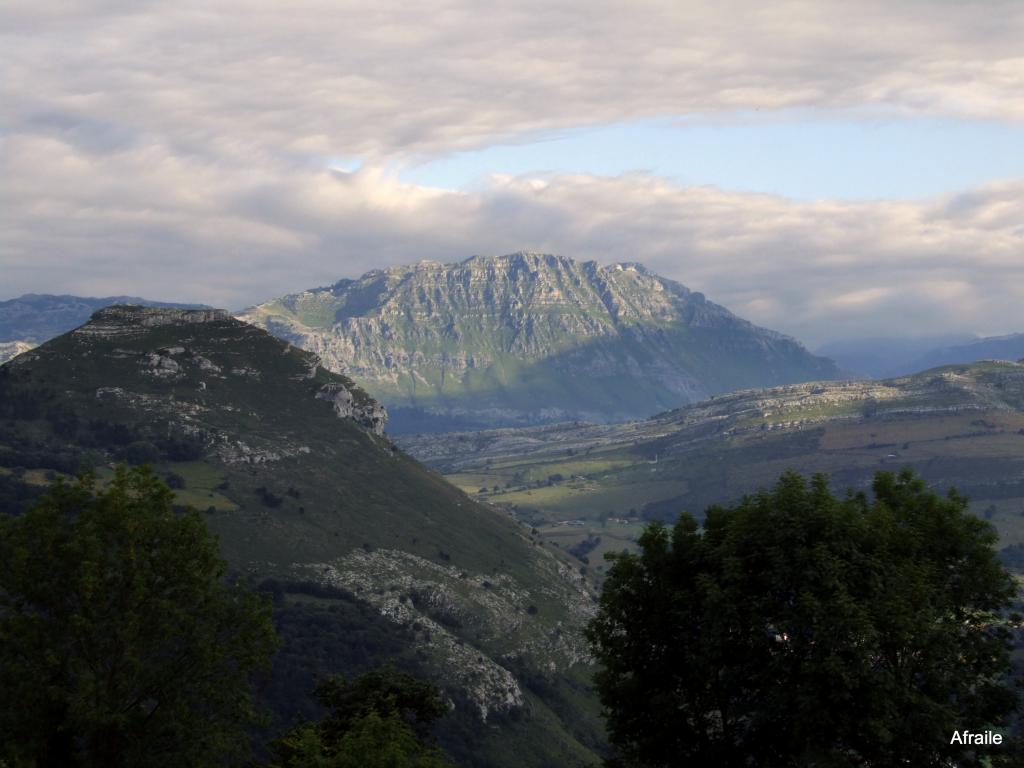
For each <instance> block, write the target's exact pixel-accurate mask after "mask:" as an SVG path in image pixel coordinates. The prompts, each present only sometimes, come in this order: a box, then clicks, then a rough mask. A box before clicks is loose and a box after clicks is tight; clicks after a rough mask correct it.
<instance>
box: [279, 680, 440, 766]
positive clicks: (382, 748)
mask: <svg viewBox="0 0 1024 768" xmlns="http://www.w3.org/2000/svg"><path fill="white" fill-rule="evenodd" d="M314 695H315V696H316V698H317V700H318V701H319V702H320V703H321V704H322V705H323V706H324V707H326V708H327V710H328V714H327V716H326V717H325V718H324V719H323V720H321V721H320V722H319V723H317V724H305V725H301V726H298V727H297V728H294V729H293V730H292V731H290V732H289V733H287V734H286V735H285V736H284V737H282V738H281V739H279V740H278V741H277V742H275V743H274V744H273V745H272V750H273V752H274V753H275V755H276V758H277V759H276V760H275V761H274V763H273V764H272V765H273V766H274V768H451V763H450V762H449V761H448V759H447V758H446V757H445V756H444V754H443V753H442V752H441V751H440V750H439V749H438V748H437V747H436V746H435V745H434V743H433V739H432V738H431V736H430V728H431V726H432V725H433V723H434V722H435V721H436V720H437V719H438V718H440V717H441V716H443V715H444V714H445V713H446V712H447V711H448V703H447V702H446V701H445V700H444V699H443V698H441V694H440V691H438V689H437V687H436V686H434V685H432V684H431V683H427V682H424V681H422V680H417V679H416V678H414V677H412V676H411V675H407V674H405V673H403V672H397V671H395V670H393V669H390V668H385V669H380V670H375V671H372V672H368V673H366V674H364V675H361V676H360V677H357V678H355V679H354V680H348V679H346V678H345V677H343V676H338V677H332V678H329V679H327V680H325V681H323V682H321V683H320V684H319V685H317V687H316V690H315V691H314Z"/></svg>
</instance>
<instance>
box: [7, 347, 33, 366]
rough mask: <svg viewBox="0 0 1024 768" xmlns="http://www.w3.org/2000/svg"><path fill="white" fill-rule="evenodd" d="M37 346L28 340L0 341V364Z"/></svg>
mask: <svg viewBox="0 0 1024 768" xmlns="http://www.w3.org/2000/svg"><path fill="white" fill-rule="evenodd" d="M33 347H35V344H30V343H29V342H27V341H0V365H3V364H4V363H6V362H7V361H8V360H12V359H14V358H15V357H17V356H18V355H20V354H22V353H23V352H28V351H29V350H30V349H32V348H33Z"/></svg>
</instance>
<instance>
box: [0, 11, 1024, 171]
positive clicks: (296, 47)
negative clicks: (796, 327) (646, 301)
mask: <svg viewBox="0 0 1024 768" xmlns="http://www.w3.org/2000/svg"><path fill="white" fill-rule="evenodd" d="M0 29H3V30H5V32H4V33H3V35H2V37H0V43H2V46H3V50H4V59H5V70H6V72H5V86H4V104H5V108H4V117H3V125H4V130H6V131H8V132H19V131H31V132H37V131H42V130H46V128H47V123H49V124H50V129H51V130H53V131H55V132H63V133H65V134H66V133H68V132H73V131H75V130H76V128H74V124H75V123H81V128H80V129H77V130H79V132H80V133H81V134H82V135H83V140H85V141H99V142H100V143H107V144H109V143H111V142H125V141H130V140H132V138H133V137H134V138H139V139H140V140H145V138H146V137H153V136H159V137H165V138H167V139H168V140H169V141H171V142H172V143H173V144H174V146H175V151H177V152H184V153H194V154H199V155H209V156H213V157H222V156H231V157H236V158H237V157H244V156H245V155H247V154H257V155H258V154H262V153H271V154H274V155H278V156H290V157H292V158H293V159H294V160H295V161H296V162H302V161H303V160H306V159H308V158H325V157H329V156H332V155H333V156H336V155H345V156H353V155H358V156H367V157H370V158H371V159H375V160H378V161H379V160H380V159H382V158H385V157H393V156H395V155H396V154H404V155H417V154H437V153H443V152H448V151H453V150H456V149H464V148H468V147H477V146H483V145H487V144H491V143H493V142H495V141H502V140H509V141H515V140H518V139H522V138H523V137H524V136H530V135H534V134H536V133H537V132H548V131H552V130H558V129H561V128H565V127H569V126H577V125H585V124H597V123H605V122H609V121H622V120H630V119H635V118H641V117H650V116H663V115H693V114H708V113H721V112H732V111H735V110H761V111H772V110H779V109H789V108H794V107H810V108H821V109H846V108H861V107H868V108H871V109H879V108H881V109H887V110H891V111H895V112H900V113H927V114H951V115H957V116H970V117H985V118H997V119H1007V120H1014V121H1020V120H1024V99H1022V98H1021V95H1022V92H1024V53H1022V51H1021V46H1020V40H1021V39H1024V6H1022V5H1021V4H1020V3H1018V2H1015V1H1014V0H1006V1H1005V2H1001V1H1000V0H992V2H988V3H986V4H985V6H984V8H983V9H979V8H978V7H977V6H972V5H971V4H960V3H953V2H935V1H934V0H920V1H919V2H903V3H890V2H882V1H881V0H865V2H858V3H850V2H843V1H842V0H809V1H807V2H783V3H767V4H766V3H761V2H753V0H748V1H746V2H735V1H732V0H715V1H714V2H711V1H708V2H686V3H665V2H657V1H654V0H649V1H646V2H645V1H643V0H631V1H630V2H600V1H599V2H594V3H588V4H586V6H583V5H580V4H579V3H578V2H567V1H566V0H562V1H561V2H558V1H556V2H552V1H551V0H544V1H543V2H539V1H530V0H527V1H525V2H517V3H507V4H484V3H478V2H472V1H471V0H466V1H465V2H455V1H451V0H449V1H448V2H437V3H412V2H403V3H344V2H334V1H333V0H295V1H294V2H287V3H282V2H273V3H267V2H262V3H261V2H253V1H252V0H245V1H244V2H243V1H242V0H225V1H223V2H216V3H210V2H207V0H202V1H201V2H197V0H179V1H178V2H175V3H140V2H132V3H127V2H116V1H114V0H104V1H103V2H88V1H83V2H76V3H67V2H60V1H56V0H40V2H32V3H27V2H12V3H7V4H5V5H4V8H3V9H2V10H0Z"/></svg>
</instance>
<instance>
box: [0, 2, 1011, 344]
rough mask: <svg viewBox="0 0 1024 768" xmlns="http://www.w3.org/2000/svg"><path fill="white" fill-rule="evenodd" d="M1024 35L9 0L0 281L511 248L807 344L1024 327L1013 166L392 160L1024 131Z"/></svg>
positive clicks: (884, 20)
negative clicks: (910, 197) (547, 147)
mask: <svg viewBox="0 0 1024 768" xmlns="http://www.w3.org/2000/svg"><path fill="white" fill-rule="evenodd" d="M1021 39H1024V5H1021V4H1020V3H1017V2H1015V0H1007V1H1006V2H998V1H997V0H993V1H992V2H989V3H986V4H985V6H984V8H983V9H980V10H979V8H978V7H977V6H971V5H970V4H959V3H953V2H948V3H947V2H934V0H927V1H925V0H922V1H921V2H905V3H895V4H893V3H888V2H880V1H879V0H867V1H866V2H859V3H850V2H839V1H838V0H835V1H833V2H827V1H825V0H814V1H813V2H787V3H769V4H765V3H755V2H733V1H732V0H716V2H686V3H664V2H654V1H653V0H651V1H650V2H637V1H631V2H628V3H626V2H620V3H612V2H601V1H600V0H597V1H596V2H593V3H589V4H587V5H586V6H582V5H580V4H579V3H577V2H571V3H570V2H551V1H550V0H546V1H545V2H529V1H527V2H518V3H513V4H500V5H494V4H484V3H476V2H469V1H468V0H467V1H466V2H456V1H453V0H449V1H448V2H437V3H412V2H409V3H392V4H388V3H379V2H378V3H372V4H370V3H364V4H352V3H339V2H335V1H334V0H296V1H295V2H289V3H280V2H278V3H260V2H252V1H251V0H247V1H246V2H241V0H225V1H224V2H217V3H210V2H207V1H206V0H203V2H198V1H197V0H180V1H179V2H175V3H156V2H136V1H134V0H133V2H126V1H124V0H103V2H87V1H86V0H82V1H81V2H73V3H69V2H63V1H61V0H33V2H31V3H29V2H22V1H21V0H12V2H8V3H5V4H3V6H2V8H0V50H2V51H3V58H4V69H5V72H4V78H3V81H2V84H0V99H2V103H3V105H4V108H3V110H0V274H2V275H3V278H4V282H3V292H4V294H6V295H16V294H18V293H21V292H23V291H30V290H35V291H50V292H57V291H68V292H73V293H89V294H112V293H135V294H142V295H147V296H151V297H152V298H176V299H190V300H196V301H206V302H209V303H213V304H219V305H227V306H229V307H234V308H238V307H241V306H243V305H244V304H247V303H250V302H254V301H258V300H262V299H265V298H267V297H269V296H273V295H278V294H281V293H283V292H285V291H286V290H299V289H302V288H305V287H309V286H312V285H319V284H325V283H329V282H332V281H334V280H336V279H338V278H339V277H342V276H354V275H358V274H360V273H361V272H363V271H365V270H367V269H370V268H374V267H379V266H383V265H387V264H397V263H404V262H409V261H414V260H416V259H420V258H433V259H440V260H445V261H450V260H455V259H460V258H464V257H465V256H468V255H470V254H473V253H477V252H480V251H486V252H490V253H501V252H508V251H512V250H516V249H519V248H524V247H528V248H536V249H541V250H550V251H557V252H560V253H564V254H566V255H570V256H575V257H578V258H584V259H586V258H593V259H597V260H599V261H604V262H610V261H619V260H636V261H642V262H645V263H647V264H648V265H649V266H650V267H651V268H653V269H655V270H657V271H659V272H661V273H663V274H666V275H668V276H671V277H674V278H677V279H679V280H681V281H683V282H685V283H687V284H689V285H691V286H692V287H694V288H696V289H699V290H703V291H705V292H707V293H708V295H710V296H711V297H712V298H714V299H715V300H718V301H720V302H722V303H725V304H726V305H728V306H730V307H732V308H733V309H734V310H736V311H737V312H738V313H740V314H744V315H747V316H749V317H751V319H754V320H756V321H758V322H761V323H764V324H767V325H770V326H773V327H777V328H780V329H783V330H786V331H788V332H792V333H795V334H797V335H800V336H802V337H804V338H807V339H809V340H811V341H814V340H818V339H821V338H823V335H842V334H851V335H852V334H854V333H884V332H889V331H905V332H914V331H929V332H931V331H937V330H942V329H969V330H976V331H981V332H1003V331H1011V330H1024V318H1022V317H1021V313H1020V307H1021V306H1022V304H1021V299H1022V298H1024V296H1021V291H1022V289H1021V288H1020V286H1024V280H1022V278H1024V274H1022V266H1021V263H1022V262H1024V259H1021V251H1022V248H1021V247H1022V241H1024V228H1022V226H1021V223H1020V222H1022V221H1024V185H1022V184H1017V183H1005V184H1001V185H993V186H989V187H985V188H982V189H976V190H973V191H971V192H969V193H965V194H963V195H960V196H957V197H952V198H947V199H942V200H935V201H931V202H928V203H908V202H886V201H878V202H871V203H842V202H818V203H795V202H791V201H787V200H784V199H781V198H776V197H771V196H766V195H754V194H739V193H728V192H723V191H721V190H717V189H713V188H704V187H695V188H686V187H680V186H678V185H675V184H673V183H671V182H669V181H666V180H663V179H659V178H656V177H652V176H649V175H644V174H632V175H626V176H621V177H615V178H600V177H595V176H585V175H577V176H573V175H563V176H533V177H497V176H496V177H493V178H491V179H490V181H489V182H487V183H486V184H484V185H483V186H481V187H480V188H479V189H475V190H473V191H468V192H458V191H444V190H436V189H427V188H423V187H416V186H411V185H406V184H401V183H399V182H398V181H397V180H396V178H395V176H394V172H393V171H392V172H388V171H385V170H382V169H386V168H391V169H394V168H396V167H400V166H401V164H403V163H409V162H414V161H415V160H417V159H422V158H424V157H434V156H438V155H442V154H444V153H448V152H453V151H456V150H460V149H466V148H471V147H479V146H487V145H491V144H494V143H495V142H501V141H526V140H530V139H532V138H536V136H538V135H544V134H549V133H550V132H553V131H559V130H562V129H566V128H570V127H573V126H580V125H588V124H598V123H605V122H610V121H622V120H632V119H636V118H642V117H650V116H687V115H689V116H694V115H702V116H704V118H708V116H711V117H712V118H713V119H733V118H734V117H735V114H734V113H735V112H736V111H737V110H741V111H744V112H756V113H758V114H763V113H766V112H767V113H771V112H773V111H775V110H782V109H791V108H794V107H805V108H812V109H817V110H884V111H889V112H894V113H897V114H903V113H908V114H909V113H913V114H949V115H958V116H969V117H983V118H994V119H999V120H1005V121H1024V98H1021V96H1022V92H1024V57H1022V55H1021V46H1020V40H1021ZM338 158H346V159H352V160H353V162H352V163H349V162H348V161H347V160H346V162H345V163H344V165H343V166H342V165H340V164H339V161H338ZM360 162H361V163H362V165H359V163H360ZM332 164H333V165H335V166H337V167H339V168H340V167H357V170H354V171H351V172H346V171H342V170H331V166H332Z"/></svg>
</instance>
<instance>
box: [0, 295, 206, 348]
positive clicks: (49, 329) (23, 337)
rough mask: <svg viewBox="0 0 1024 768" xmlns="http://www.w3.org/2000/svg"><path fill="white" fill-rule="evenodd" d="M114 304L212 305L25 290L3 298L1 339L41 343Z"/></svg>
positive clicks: (165, 306) (180, 306) (199, 307)
mask: <svg viewBox="0 0 1024 768" xmlns="http://www.w3.org/2000/svg"><path fill="white" fill-rule="evenodd" d="M113 304H129V305H141V306H146V307H164V308H173V307H177V308H179V309H209V307H205V306H204V305H202V304H173V303H172V304H168V303H165V302H161V301H149V300H148V299H140V298H138V297H136V296H108V297H106V298H103V299H96V298H86V297H83V296H52V295H49V294H37V293H26V294H25V295H24V296H19V297H18V298H16V299H8V300H7V301H0V342H4V341H21V342H28V343H31V344H33V345H34V344H41V343H42V342H44V341H47V340H49V339H52V338H53V337H54V336H58V335H60V334H62V333H66V332H67V331H70V330H71V329H72V328H77V327H78V326H80V325H81V324H82V323H84V322H86V321H87V320H88V319H89V316H90V315H92V313H93V312H95V311H96V310H97V309H102V308H103V307H109V306H111V305H113Z"/></svg>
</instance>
